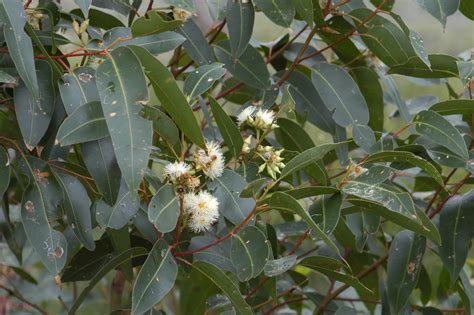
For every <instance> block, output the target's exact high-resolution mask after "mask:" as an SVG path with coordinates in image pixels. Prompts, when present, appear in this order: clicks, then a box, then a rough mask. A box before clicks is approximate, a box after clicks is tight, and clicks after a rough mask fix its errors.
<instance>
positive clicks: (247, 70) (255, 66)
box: [214, 41, 270, 89]
mask: <svg viewBox="0 0 474 315" xmlns="http://www.w3.org/2000/svg"><path fill="white" fill-rule="evenodd" d="M214 51H215V53H216V57H217V59H218V60H219V61H220V62H222V63H223V64H225V67H226V69H227V70H228V71H229V72H230V73H231V74H232V75H233V76H235V77H236V78H237V79H239V80H242V81H243V82H245V83H246V84H248V85H250V86H253V87H255V88H258V89H268V88H269V87H270V80H269V77H270V74H269V73H268V69H267V67H266V65H265V62H264V61H263V58H262V56H261V55H260V54H259V53H258V51H257V50H256V49H255V48H253V47H252V46H250V45H249V46H247V48H246V49H245V51H244V52H243V53H242V55H240V57H239V58H237V59H234V58H233V57H232V51H231V49H230V42H229V41H221V42H219V43H218V44H217V45H215V46H214Z"/></svg>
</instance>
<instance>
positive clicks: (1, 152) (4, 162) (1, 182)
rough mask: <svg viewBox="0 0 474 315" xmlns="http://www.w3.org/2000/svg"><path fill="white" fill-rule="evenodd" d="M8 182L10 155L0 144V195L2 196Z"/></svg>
mask: <svg viewBox="0 0 474 315" xmlns="http://www.w3.org/2000/svg"><path fill="white" fill-rule="evenodd" d="M9 184H10V157H9V156H8V152H7V150H5V148H3V147H1V146H0V196H3V194H5V192H6V191H7V189H8V185H9Z"/></svg>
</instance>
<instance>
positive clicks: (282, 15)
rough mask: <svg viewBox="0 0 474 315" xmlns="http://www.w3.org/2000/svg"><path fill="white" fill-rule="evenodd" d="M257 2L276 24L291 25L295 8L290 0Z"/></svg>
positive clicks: (258, 0) (261, 0) (257, 0)
mask: <svg viewBox="0 0 474 315" xmlns="http://www.w3.org/2000/svg"><path fill="white" fill-rule="evenodd" d="M255 4H256V5H257V7H258V8H259V9H260V10H262V11H263V13H264V14H265V15H266V16H267V17H268V18H269V19H270V20H271V21H273V22H274V23H275V24H278V25H280V26H283V27H290V25H291V22H292V21H293V17H294V15H295V8H294V7H293V3H292V2H291V1H290V0H274V1H265V0H255Z"/></svg>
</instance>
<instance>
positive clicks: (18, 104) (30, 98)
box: [14, 35, 54, 150]
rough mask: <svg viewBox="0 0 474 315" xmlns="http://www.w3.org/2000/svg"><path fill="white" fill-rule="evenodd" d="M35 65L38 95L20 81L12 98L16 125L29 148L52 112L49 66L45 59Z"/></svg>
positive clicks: (37, 141)
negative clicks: (36, 67)
mask: <svg viewBox="0 0 474 315" xmlns="http://www.w3.org/2000/svg"><path fill="white" fill-rule="evenodd" d="M25 36H26V35H25ZM37 66H38V69H37V71H38V78H39V88H40V91H39V94H38V97H35V96H34V95H33V94H31V91H30V89H29V88H28V86H27V85H25V84H24V82H23V81H21V82H20V83H19V84H18V86H17V88H16V89H15V98H14V101H15V110H16V117H17V121H18V125H19V126H20V130H21V134H22V135H23V140H24V141H25V144H26V145H27V147H28V149H29V150H32V149H33V148H34V147H35V146H36V145H37V144H38V143H39V142H40V140H41V138H42V137H43V135H44V134H45V133H46V130H47V129H48V126H49V123H50V121H51V118H52V116H53V112H54V88H53V73H52V70H51V66H50V65H49V64H48V62H46V61H39V62H38V63H37ZM34 69H35V68H34V67H33V70H34ZM35 71H36V70H35Z"/></svg>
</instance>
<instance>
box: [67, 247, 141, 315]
mask: <svg viewBox="0 0 474 315" xmlns="http://www.w3.org/2000/svg"><path fill="white" fill-rule="evenodd" d="M146 254H147V251H146V249H145V248H142V247H134V248H130V249H128V250H127V251H124V252H123V253H121V254H120V255H118V256H116V257H114V258H113V259H111V260H110V261H109V262H107V263H106V264H105V265H103V266H102V268H100V269H99V270H98V271H97V273H96V274H95V275H94V277H93V278H92V279H91V281H89V283H88V285H87V287H85V288H84V290H82V292H81V294H80V295H79V296H78V298H77V299H76V300H75V301H74V304H73V305H72V306H71V308H70V310H69V314H71V315H72V314H75V313H76V312H77V310H78V309H79V307H80V306H81V304H82V302H84V300H85V299H86V297H87V295H89V293H90V292H91V291H92V289H93V288H94V287H95V285H96V284H97V283H99V281H100V280H101V279H102V278H103V277H105V276H106V275H107V274H108V273H109V272H110V271H112V270H113V269H114V268H116V267H118V266H120V265H122V264H123V263H125V262H127V261H129V260H130V259H132V258H134V257H139V256H144V255H146Z"/></svg>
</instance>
